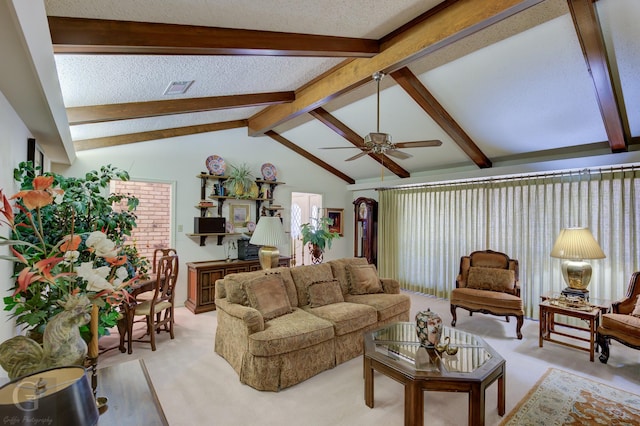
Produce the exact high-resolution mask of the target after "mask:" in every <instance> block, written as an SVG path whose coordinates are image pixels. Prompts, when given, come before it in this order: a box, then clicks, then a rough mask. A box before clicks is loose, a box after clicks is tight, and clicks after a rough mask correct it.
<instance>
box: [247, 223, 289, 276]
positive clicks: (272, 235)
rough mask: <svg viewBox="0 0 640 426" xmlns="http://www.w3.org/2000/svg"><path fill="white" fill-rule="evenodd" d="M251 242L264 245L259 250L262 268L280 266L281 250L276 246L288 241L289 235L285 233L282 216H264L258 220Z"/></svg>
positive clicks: (267, 268)
mask: <svg viewBox="0 0 640 426" xmlns="http://www.w3.org/2000/svg"><path fill="white" fill-rule="evenodd" d="M249 242H250V243H251V244H255V245H257V246H262V247H260V250H259V251H258V258H259V259H260V266H262V269H265V270H269V269H271V268H275V267H276V266H278V259H279V258H280V251H279V250H278V248H277V247H276V246H279V245H281V244H284V243H286V242H287V236H286V235H285V233H284V228H283V227H282V222H281V221H280V218H279V217H274V216H262V217H261V218H260V220H258V225H257V226H256V229H255V231H253V235H252V236H251V239H250V240H249Z"/></svg>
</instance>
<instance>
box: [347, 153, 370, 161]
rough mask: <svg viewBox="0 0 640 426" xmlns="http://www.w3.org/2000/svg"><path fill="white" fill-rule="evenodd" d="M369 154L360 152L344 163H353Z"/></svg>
mask: <svg viewBox="0 0 640 426" xmlns="http://www.w3.org/2000/svg"><path fill="white" fill-rule="evenodd" d="M368 153H369V151H362V152H361V153H360V154H356V155H354V156H353V157H349V158H347V159H346V160H344V161H353V160H357V159H358V158H360V157H364V156H365V155H367V154H368Z"/></svg>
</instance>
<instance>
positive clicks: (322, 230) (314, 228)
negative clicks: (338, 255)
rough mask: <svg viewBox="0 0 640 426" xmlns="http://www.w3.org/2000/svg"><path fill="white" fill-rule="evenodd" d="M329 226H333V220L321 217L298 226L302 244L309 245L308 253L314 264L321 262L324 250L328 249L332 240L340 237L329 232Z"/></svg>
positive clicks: (335, 233)
mask: <svg viewBox="0 0 640 426" xmlns="http://www.w3.org/2000/svg"><path fill="white" fill-rule="evenodd" d="M331 225H333V219H331V218H328V217H321V218H319V219H316V218H311V222H310V223H303V224H302V225H301V226H300V233H301V234H302V244H307V243H309V244H311V247H310V253H311V257H312V260H313V261H314V263H320V262H322V254H323V253H324V251H325V248H327V249H330V248H331V242H332V240H333V239H334V238H339V237H340V234H338V233H337V232H331V231H330V230H329V226H331Z"/></svg>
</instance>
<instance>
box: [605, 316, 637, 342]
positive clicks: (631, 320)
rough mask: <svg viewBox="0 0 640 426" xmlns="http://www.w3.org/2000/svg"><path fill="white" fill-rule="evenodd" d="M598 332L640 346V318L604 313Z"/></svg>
mask: <svg viewBox="0 0 640 426" xmlns="http://www.w3.org/2000/svg"><path fill="white" fill-rule="evenodd" d="M600 327H601V329H598V332H600V331H604V334H605V335H611V336H616V337H620V338H622V339H623V340H624V341H625V342H629V343H631V344H634V345H636V346H640V318H638V317H634V316H632V315H627V314H604V315H602V325H601V326H600Z"/></svg>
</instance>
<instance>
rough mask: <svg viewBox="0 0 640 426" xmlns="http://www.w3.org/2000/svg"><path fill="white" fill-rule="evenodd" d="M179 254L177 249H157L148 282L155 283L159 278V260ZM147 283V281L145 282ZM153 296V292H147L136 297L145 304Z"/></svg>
mask: <svg viewBox="0 0 640 426" xmlns="http://www.w3.org/2000/svg"><path fill="white" fill-rule="evenodd" d="M177 255H178V252H177V250H176V249H174V248H171V247H162V248H157V249H155V250H154V251H153V261H152V263H151V273H150V274H149V278H147V280H148V281H155V280H156V277H157V274H158V273H157V269H158V260H159V259H160V258H161V257H163V256H177ZM145 281H146V280H145ZM152 296H153V292H152V291H145V292H143V293H140V294H138V295H136V300H138V301H141V302H144V301H145V300H150V299H151V297H152Z"/></svg>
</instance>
